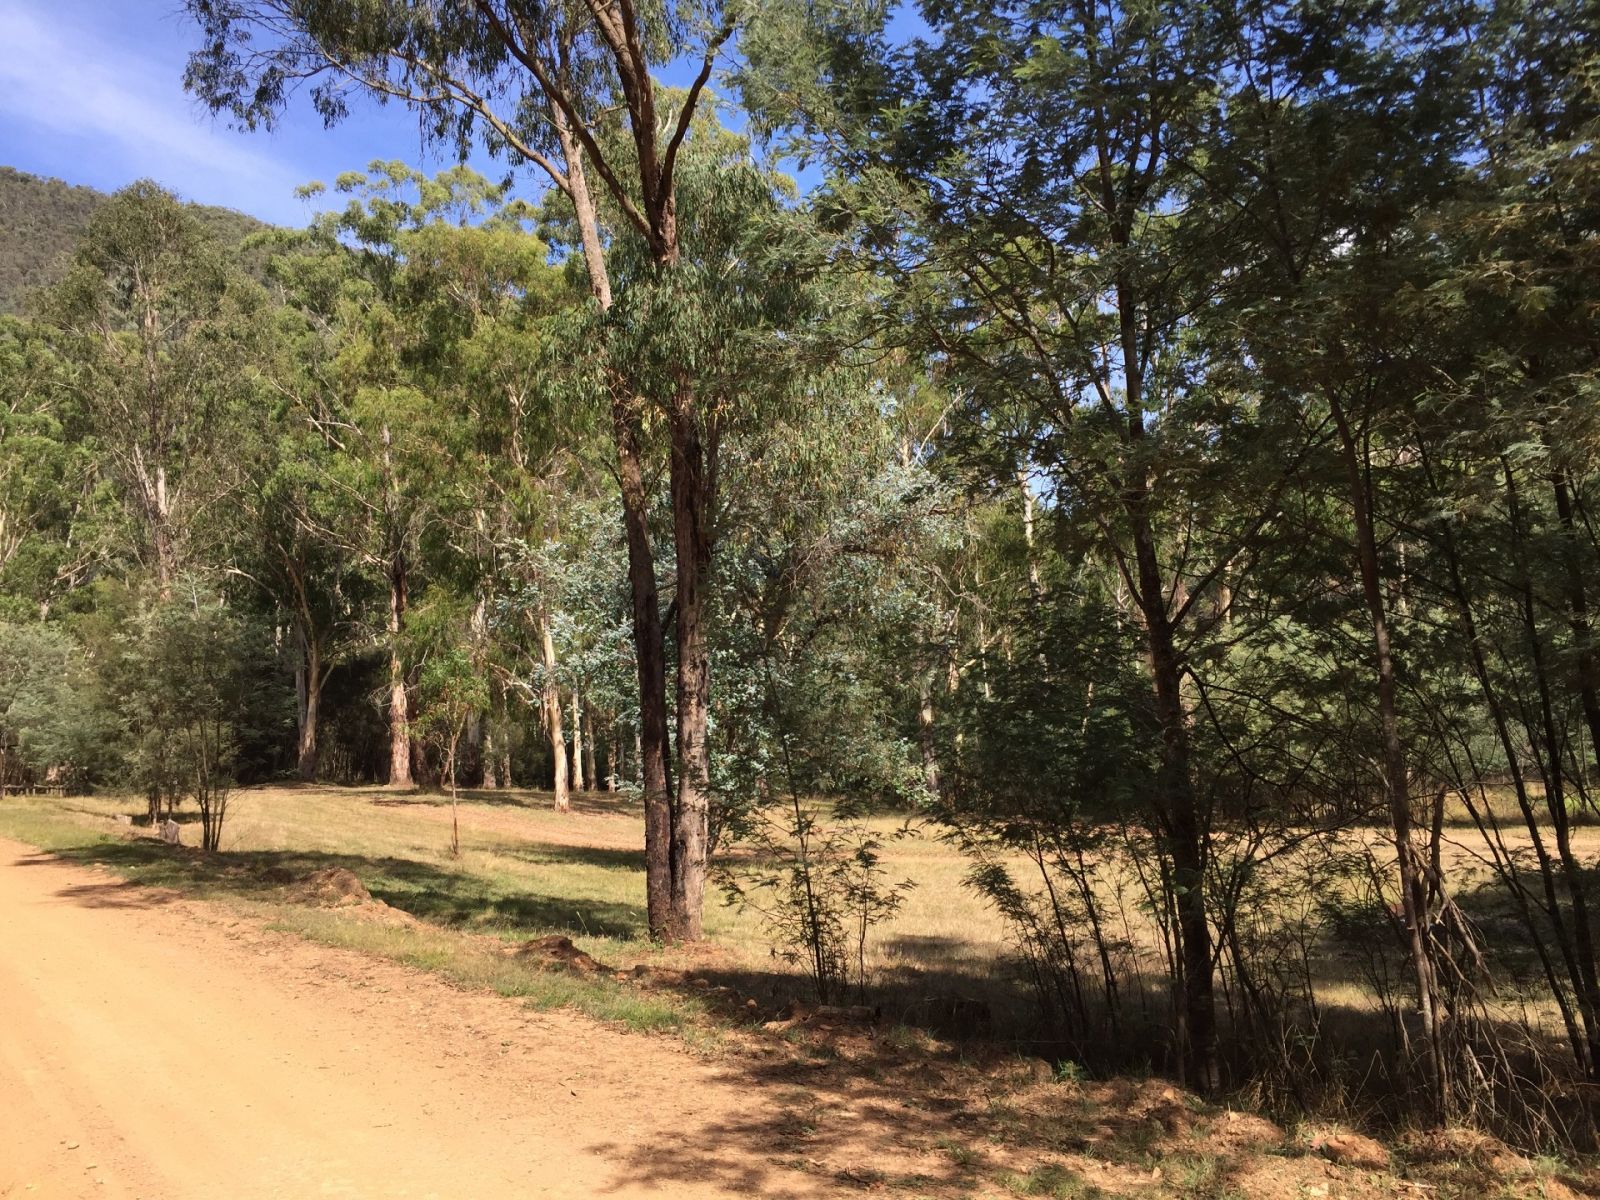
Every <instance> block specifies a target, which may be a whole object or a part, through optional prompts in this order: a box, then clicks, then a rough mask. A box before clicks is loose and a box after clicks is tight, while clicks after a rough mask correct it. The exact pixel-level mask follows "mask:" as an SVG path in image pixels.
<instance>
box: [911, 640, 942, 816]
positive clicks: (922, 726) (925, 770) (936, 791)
mask: <svg viewBox="0 0 1600 1200" xmlns="http://www.w3.org/2000/svg"><path fill="white" fill-rule="evenodd" d="M933 720H934V712H933V681H932V680H931V679H930V678H929V672H927V671H924V672H923V673H922V675H921V676H920V677H919V678H918V680H917V741H918V744H919V746H920V747H921V750H922V782H923V786H924V787H926V788H927V789H928V795H930V796H932V797H934V798H935V799H937V798H938V797H939V796H940V795H942V794H943V793H942V791H941V789H940V784H939V753H938V749H937V748H936V746H935V745H934V737H933Z"/></svg>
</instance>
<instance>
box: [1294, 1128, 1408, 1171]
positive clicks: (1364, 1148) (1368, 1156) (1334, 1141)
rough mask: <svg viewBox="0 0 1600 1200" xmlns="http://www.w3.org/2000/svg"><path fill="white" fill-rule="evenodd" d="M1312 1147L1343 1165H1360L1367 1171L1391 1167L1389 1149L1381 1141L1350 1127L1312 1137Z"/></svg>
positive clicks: (1384, 1169)
mask: <svg viewBox="0 0 1600 1200" xmlns="http://www.w3.org/2000/svg"><path fill="white" fill-rule="evenodd" d="M1311 1148H1312V1149H1313V1150H1315V1151H1317V1152H1318V1153H1319V1154H1321V1155H1322V1156H1323V1157H1324V1158H1326V1159H1327V1160H1328V1161H1330V1162H1335V1163H1338V1164H1339V1165H1340V1166H1343V1167H1360V1168H1361V1169H1362V1170H1366V1171H1386V1170H1388V1168H1389V1151H1388V1150H1386V1149H1384V1147H1383V1146H1382V1144H1381V1143H1379V1142H1377V1141H1376V1140H1374V1139H1373V1138H1369V1137H1367V1136H1366V1135H1365V1134H1362V1133H1355V1132H1353V1131H1351V1130H1348V1129H1340V1130H1336V1131H1334V1132H1331V1133H1321V1134H1318V1135H1317V1136H1316V1137H1313V1138H1312V1139H1311Z"/></svg>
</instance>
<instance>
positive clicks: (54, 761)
mask: <svg viewBox="0 0 1600 1200" xmlns="http://www.w3.org/2000/svg"><path fill="white" fill-rule="evenodd" d="M115 736H116V725H115V722H114V720H113V719H112V717H111V715H110V713H108V711H107V708H106V705H105V702H104V699H103V697H102V695H101V690H100V687H99V681H98V680H97V679H96V678H95V676H94V673H93V671H92V669H91V667H90V664H89V663H88V662H86V661H85V658H84V656H83V654H82V653H81V652H80V650H79V648H78V646H77V645H76V643H74V641H73V640H72V638H70V637H69V636H68V635H67V634H66V633H65V632H64V631H63V630H62V629H61V628H59V627H58V626H54V625H45V624H42V623H38V622H34V623H30V624H5V623H0V783H3V784H21V783H38V782H43V781H45V780H46V779H50V780H53V781H55V782H59V783H61V784H63V785H67V786H81V785H82V784H84V783H86V782H88V781H89V780H91V779H95V778H101V777H103V776H104V775H105V774H106V771H107V768H108V767H109V766H111V765H112V757H111V753H110V751H111V745H112V743H113V742H114V739H115Z"/></svg>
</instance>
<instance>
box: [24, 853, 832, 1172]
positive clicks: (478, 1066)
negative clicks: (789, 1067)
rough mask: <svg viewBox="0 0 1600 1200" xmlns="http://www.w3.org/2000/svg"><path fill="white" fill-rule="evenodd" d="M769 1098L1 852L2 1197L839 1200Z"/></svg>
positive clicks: (667, 1057) (214, 911)
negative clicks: (804, 1163) (791, 1146)
mask: <svg viewBox="0 0 1600 1200" xmlns="http://www.w3.org/2000/svg"><path fill="white" fill-rule="evenodd" d="M757 1090H759V1089H757ZM764 1103H765V1102H764V1101H762V1100H760V1099H759V1098H758V1097H757V1096H753V1095H752V1094H751V1092H750V1091H748V1090H746V1089H745V1088H743V1087H741V1086H740V1080H739V1079H738V1077H737V1075H736V1074H735V1073H730V1071H729V1069H728V1068H727V1067H726V1066H721V1067H719V1066H717V1065H716V1064H715V1063H712V1062H707V1061H703V1060H701V1059H699V1058H697V1057H695V1056H694V1055H692V1054H690V1053H689V1052H688V1051H687V1050H685V1049H683V1048H681V1047H680V1046H679V1045H677V1044H676V1043H674V1042H671V1041H670V1040H668V1039H663V1038H651V1037H644V1036H639V1035H630V1034H627V1033H624V1032H620V1031H614V1030H611V1029H609V1028H607V1027H604V1026H602V1025H599V1024H597V1023H595V1022H591V1021H588V1020H585V1019H584V1018H582V1017H578V1016H574V1015H567V1014H561V1013H546V1014H538V1013H533V1012H530V1011H528V1010H527V1009H525V1008H523V1007H522V1006H520V1005H518V1004H516V1003H515V1002H513V1001H508V1000H505V999H502V998H500V997H498V996H492V995H483V994H475V993H467V992H462V991H459V990H457V989H454V988H451V987H449V986H448V985H446V984H443V983H441V982H440V981H439V980H437V979H435V978H433V977H430V976H428V975H425V974H423V973H420V972H415V971H411V970H408V969H406V968H404V967H401V966H398V965H395V964H392V963H389V962H385V961H381V960H377V959H374V958H371V957H369V956H366V955H362V954H356V953H351V952H346V951H340V950H335V949H330V948H327V947H322V946H317V945H314V944H311V943H308V942H305V941H302V940H300V939H297V938H294V937H292V936H290V935H287V934H279V933H274V932H272V931H270V930H267V929H265V928H264V927H263V926H261V925H260V924H259V923H257V922H254V921H250V920H244V919H241V918H240V917H238V916H237V915H236V914H234V913H232V912H231V911H230V910H227V909H225V908H222V907H214V906H211V905H207V904H204V903H201V902H195V901H187V900H183V899H182V898H179V897H175V896H172V895H169V894H166V893H162V892H158V891H152V890H150V889H145V888H138V887H133V886H131V885H128V884H125V883H123V882H120V881H118V880H115V879H113V878H112V877H110V876H108V875H105V874H103V873H100V872H98V871H95V870H90V869H85V868H82V867H78V866H73V865H67V864H64V863H61V862H59V861H57V860H55V859H52V858H50V857H49V856H46V855H41V854H38V853H36V852H34V851H32V850H31V849H29V848H27V847H23V846H20V845H17V844H15V843H11V842H5V841H0V1197H5V1198H6V1200H11V1197H23V1196H27V1197H58V1198H59V1197H142V1198H144V1200H190V1198H200V1197H204V1198H206V1200H213V1198H228V1200H254V1198H256V1197H269V1196H270V1197H295V1198H298V1197H325V1196H332V1197H384V1198H386V1200H387V1198H391V1197H393V1198H403V1197H438V1198H445V1197H449V1198H454V1197H462V1198H472V1200H497V1198H499V1197H513V1196H515V1197H518V1198H519V1200H521V1198H526V1197H586V1198H587V1197H591V1196H614V1197H622V1198H624V1200H627V1198H632V1197H642V1196H650V1197H689V1196H693V1197H716V1196H741V1197H742V1196H755V1195H760V1196H775V1197H811V1196H831V1195H837V1194H839V1193H840V1189H839V1188H838V1186H837V1184H836V1182H835V1181H831V1180H827V1179H819V1178H817V1177H816V1176H815V1175H812V1174H806V1173H802V1172H797V1171H792V1170H789V1169H787V1167H786V1166H784V1165H783V1163H784V1162H785V1160H786V1159H788V1160H792V1157H793V1153H792V1150H791V1151H790V1152H789V1153H788V1154H787V1155H786V1154H785V1148H784V1147H783V1146H782V1145H781V1144H778V1143H779V1142H781V1140H782V1139H779V1138H773V1137H771V1136H769V1134H770V1132H771V1130H772V1129H774V1128H778V1127H781V1121H780V1120H778V1118H779V1117H781V1114H773V1113H766V1112H764V1111H763V1104H764ZM769 1118H772V1120H773V1121H774V1122H776V1123H775V1124H769V1122H768V1119H769ZM675 1128H679V1133H678V1134H677V1135H676V1136H674V1134H673V1130H674V1129H675Z"/></svg>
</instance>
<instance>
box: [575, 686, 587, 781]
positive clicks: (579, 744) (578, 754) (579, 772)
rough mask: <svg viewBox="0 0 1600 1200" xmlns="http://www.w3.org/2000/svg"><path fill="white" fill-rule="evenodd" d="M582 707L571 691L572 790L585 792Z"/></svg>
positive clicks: (576, 692)
mask: <svg viewBox="0 0 1600 1200" xmlns="http://www.w3.org/2000/svg"><path fill="white" fill-rule="evenodd" d="M583 768H584V760H583V706H582V705H581V704H580V703H579V702H578V689H577V688H573V689H572V790H573V791H575V792H587V791H588V790H589V782H588V780H587V779H586V778H585V776H584V773H583Z"/></svg>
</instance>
